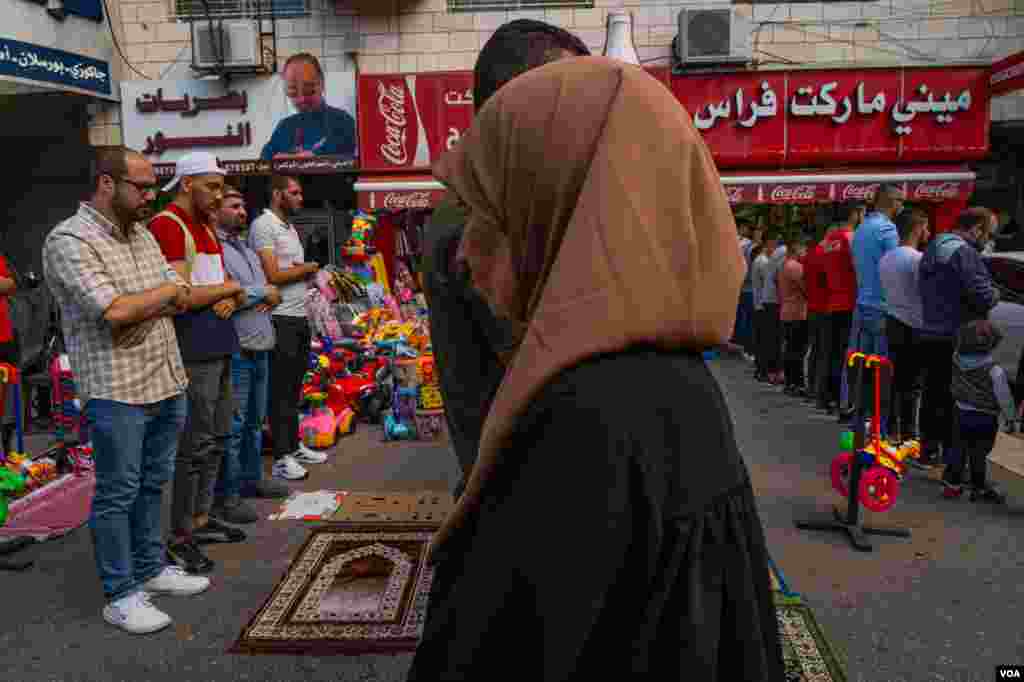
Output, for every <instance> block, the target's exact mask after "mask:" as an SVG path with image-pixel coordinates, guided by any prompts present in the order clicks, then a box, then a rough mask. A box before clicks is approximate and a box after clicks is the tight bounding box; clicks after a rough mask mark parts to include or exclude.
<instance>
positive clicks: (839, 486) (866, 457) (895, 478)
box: [831, 353, 921, 512]
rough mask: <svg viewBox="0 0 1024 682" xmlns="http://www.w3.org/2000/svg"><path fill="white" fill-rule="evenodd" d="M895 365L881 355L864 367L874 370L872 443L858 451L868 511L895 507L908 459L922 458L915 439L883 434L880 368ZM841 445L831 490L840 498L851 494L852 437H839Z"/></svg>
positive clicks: (860, 492) (860, 493) (834, 462)
mask: <svg viewBox="0 0 1024 682" xmlns="http://www.w3.org/2000/svg"><path fill="white" fill-rule="evenodd" d="M861 357H865V356H864V355H863V353H860V354H857V353H854V354H851V356H850V362H851V363H852V362H854V361H856V360H857V359H859V358H861ZM882 365H889V366H890V367H891V366H892V363H891V362H889V360H888V359H886V358H883V357H880V356H868V357H866V359H865V365H864V366H865V368H868V369H870V368H872V367H874V368H875V382H874V384H875V396H874V397H875V409H874V414H872V416H871V426H870V433H869V438H870V440H869V441H868V442H867V443H866V444H865V445H864V448H863V449H862V450H861V451H860V452H859V456H860V457H861V463H862V465H863V467H864V474H863V475H862V476H861V478H860V482H859V484H858V490H857V493H858V499H859V500H860V503H861V504H862V505H864V507H865V508H866V509H869V510H870V511H874V512H884V511H888V510H889V509H891V508H892V506H893V505H894V504H896V498H897V497H898V496H899V490H900V481H902V480H903V477H904V476H905V475H906V472H907V459H917V458H918V457H920V456H921V444H920V442H918V441H916V440H911V441H906V442H905V443H898V444H897V443H891V442H889V441H887V440H884V439H883V438H882V435H881V417H880V414H881V410H882V405H881V383H882V382H881V378H880V374H881V367H882ZM840 445H841V446H842V447H843V448H844V450H846V451H845V452H841V453H840V454H839V455H837V456H836V457H835V459H833V460H832V466H831V475H832V487H833V488H834V489H835V490H836V492H838V493H839V494H840V495H842V496H844V497H846V496H847V495H849V492H850V478H851V473H852V470H853V452H852V449H853V434H852V433H850V432H845V433H844V434H843V435H842V436H841V438H840Z"/></svg>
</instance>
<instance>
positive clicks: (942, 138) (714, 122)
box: [358, 67, 989, 172]
mask: <svg viewBox="0 0 1024 682" xmlns="http://www.w3.org/2000/svg"><path fill="white" fill-rule="evenodd" d="M649 71H651V73H652V75H654V76H655V77H656V78H658V79H659V80H661V81H662V82H665V83H667V84H668V87H669V88H670V89H671V91H672V92H673V93H674V94H675V96H676V97H677V98H678V99H679V101H680V102H682V103H683V104H684V105H685V106H686V108H687V109H688V110H689V111H690V113H691V115H692V116H693V118H694V122H695V124H696V125H697V127H698V128H699V129H701V132H702V133H703V135H704V137H705V139H706V140H707V142H708V146H709V147H710V148H711V152H712V154H713V155H714V157H715V160H716V162H717V163H718V164H719V166H720V167H722V168H754V167H762V168H782V167H789V168H795V167H803V166H836V165H843V164H850V163H853V164H856V163H868V162H870V163H896V162H928V161H940V162H941V161H957V162H963V161H969V160H973V159H979V158H983V157H984V156H985V155H986V154H987V152H988V129H989V72H988V70H987V69H984V68H973V67H946V68H897V69H858V70H816V71H800V70H791V71H763V72H758V73H728V74H716V75H713V76H708V75H698V76H669V75H668V74H667V73H664V70H660V71H659V70H656V69H650V70H649ZM358 87H359V96H358V101H359V116H358V120H359V130H360V145H359V146H360V152H361V154H362V159H361V168H362V170H364V171H370V172H379V171H410V170H418V171H424V170H428V169H429V168H430V166H431V163H432V162H433V161H435V160H436V159H437V158H438V157H439V155H440V154H441V153H443V152H444V150H446V149H449V148H451V146H452V145H454V144H455V143H456V142H457V141H458V139H459V137H460V136H461V135H462V134H463V133H464V132H465V131H466V129H467V128H468V127H469V125H470V123H471V122H472V117H473V102H472V87H473V75H472V73H470V72H447V73H436V74H433V73H429V74H416V75H364V76H360V77H359V86H358Z"/></svg>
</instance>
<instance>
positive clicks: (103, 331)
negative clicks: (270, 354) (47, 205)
mask: <svg viewBox="0 0 1024 682" xmlns="http://www.w3.org/2000/svg"><path fill="white" fill-rule="evenodd" d="M43 271H44V273H45V277H46V282H47V284H48V285H49V287H50V290H51V291H52V292H53V296H54V298H55V299H56V301H57V304H58V305H59V306H60V312H61V320H62V324H63V331H64V339H65V341H66V343H67V348H68V355H69V356H70V359H71V369H72V371H73V372H74V374H75V383H76V384H77V388H78V391H79V394H80V395H81V396H82V398H83V402H87V401H89V400H90V399H92V398H99V399H103V400H114V401H117V402H122V403H128V404H130V405H146V404H150V403H156V402H159V401H161V400H164V399H166V398H171V397H173V396H175V395H178V394H179V393H181V392H183V391H184V390H185V387H186V386H187V385H188V379H187V378H186V375H185V368H184V365H183V364H182V362H181V353H180V352H179V350H178V338H177V337H176V336H175V333H174V325H173V324H172V323H171V320H170V318H167V317H163V318H159V319H157V323H156V324H155V325H154V327H153V329H152V330H151V331H150V333H149V334H148V336H147V337H146V338H145V340H144V341H143V342H142V343H140V344H138V345H136V346H134V347H131V348H115V347H114V341H113V334H112V332H113V329H112V327H111V325H110V323H109V322H107V320H106V319H105V318H104V313H106V311H107V309H108V308H109V307H110V305H111V304H112V303H113V302H114V299H116V298H118V297H119V296H124V295H127V294H136V293H140V292H143V291H147V290H149V289H155V288H156V287H159V286H162V285H164V284H166V283H168V282H171V281H173V282H177V283H182V284H184V282H182V280H181V278H180V277H179V276H178V274H177V273H176V272H175V271H174V269H173V268H171V266H170V265H168V263H167V260H166V259H165V258H164V256H163V254H162V253H161V251H160V246H159V245H158V244H157V243H156V240H155V239H154V238H153V235H152V234H150V232H149V230H147V229H145V228H144V227H142V226H141V225H136V226H135V229H134V231H133V232H132V234H131V235H130V236H126V235H125V234H124V232H123V231H122V230H121V228H120V227H118V226H116V225H114V224H113V223H111V222H110V221H109V220H108V219H107V218H106V217H105V216H103V215H102V214H101V213H100V212H99V211H97V210H96V209H95V208H93V207H92V206H90V205H89V204H87V203H82V204H81V206H80V208H79V209H78V213H76V214H75V215H73V216H72V217H70V218H68V219H67V220H65V221H64V222H62V223H60V224H59V225H57V227H55V228H54V229H53V231H51V232H50V234H49V235H47V237H46V241H45V242H44V244H43Z"/></svg>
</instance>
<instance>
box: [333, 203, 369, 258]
mask: <svg viewBox="0 0 1024 682" xmlns="http://www.w3.org/2000/svg"><path fill="white" fill-rule="evenodd" d="M376 227H377V219H376V218H375V217H374V216H373V215H371V214H369V213H365V212H363V211H357V212H356V214H355V216H354V217H353V219H352V233H351V235H350V236H349V238H348V240H347V241H346V242H345V243H344V244H342V246H341V254H342V255H343V256H344V257H345V258H348V259H352V260H357V261H362V260H366V259H367V258H369V257H370V256H371V255H373V254H374V253H376V252H377V249H376V247H374V245H373V237H374V230H375V229H376Z"/></svg>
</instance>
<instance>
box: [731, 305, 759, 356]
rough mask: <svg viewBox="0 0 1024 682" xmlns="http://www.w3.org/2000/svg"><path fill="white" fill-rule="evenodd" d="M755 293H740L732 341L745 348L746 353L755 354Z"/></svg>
mask: <svg viewBox="0 0 1024 682" xmlns="http://www.w3.org/2000/svg"><path fill="white" fill-rule="evenodd" d="M753 333H754V292H752V291H742V292H740V301H739V304H738V305H737V306H736V327H735V329H734V330H733V335H732V340H733V342H734V343H737V344H739V345H740V346H743V350H744V352H746V353H751V355H753V353H752V352H751V350H752V349H753V348H754V339H753Z"/></svg>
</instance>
